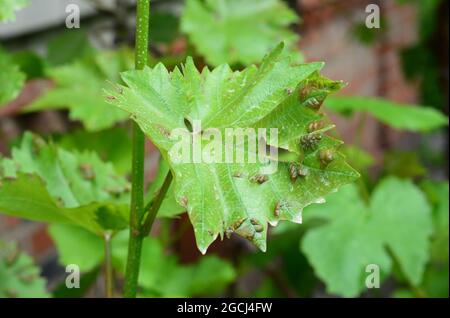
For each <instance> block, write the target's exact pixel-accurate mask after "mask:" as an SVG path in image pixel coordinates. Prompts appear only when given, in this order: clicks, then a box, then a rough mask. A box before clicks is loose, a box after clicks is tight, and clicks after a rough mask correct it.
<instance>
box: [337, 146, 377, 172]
mask: <svg viewBox="0 0 450 318" xmlns="http://www.w3.org/2000/svg"><path fill="white" fill-rule="evenodd" d="M342 153H343V154H344V155H345V157H346V158H347V161H348V163H349V164H350V165H351V166H352V167H354V168H355V169H356V170H357V171H361V172H364V171H366V170H367V169H368V168H369V167H371V166H372V165H373V164H374V163H375V159H374V158H373V157H372V155H371V154H370V153H368V152H366V151H364V150H363V149H361V148H358V147H355V146H352V145H346V146H345V147H342Z"/></svg>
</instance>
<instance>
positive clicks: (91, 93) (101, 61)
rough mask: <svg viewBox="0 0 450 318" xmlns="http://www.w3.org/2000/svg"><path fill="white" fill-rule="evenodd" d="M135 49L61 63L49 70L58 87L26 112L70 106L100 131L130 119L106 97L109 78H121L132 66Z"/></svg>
mask: <svg viewBox="0 0 450 318" xmlns="http://www.w3.org/2000/svg"><path fill="white" fill-rule="evenodd" d="M131 61H132V55H131V52H129V51H127V50H125V49H123V50H119V51H117V52H100V53H98V54H96V55H95V56H94V57H92V58H89V59H85V60H81V61H76V62H73V63H72V64H68V65H64V66H59V67H56V68H53V69H51V70H50V71H49V74H50V77H51V78H52V79H53V80H55V82H56V87H55V88H54V89H52V90H50V91H48V92H47V93H46V94H44V95H42V96H41V97H39V98H38V99H37V100H36V101H34V102H33V103H32V104H31V105H29V106H28V107H27V108H26V109H25V111H27V112H34V111H41V110H45V109H59V108H68V109H69V111H70V118H71V119H72V120H80V121H81V122H82V123H83V124H84V126H85V127H86V129H87V130H89V131H98V130H102V129H105V128H109V127H111V126H113V125H114V124H115V123H117V122H118V121H121V120H124V119H125V118H126V113H124V112H123V111H121V110H119V109H112V108H111V107H109V106H108V104H107V103H106V101H105V99H104V98H103V97H102V90H103V89H104V88H105V87H106V86H107V82H106V81H107V80H109V81H112V82H117V81H118V74H119V72H120V71H123V70H126V69H129V68H131Z"/></svg>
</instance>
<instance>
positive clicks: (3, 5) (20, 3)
mask: <svg viewBox="0 0 450 318" xmlns="http://www.w3.org/2000/svg"><path fill="white" fill-rule="evenodd" d="M28 2H29V1H28V0H0V22H2V21H14V20H15V19H16V15H15V12H16V11H18V10H20V9H22V8H24V7H25V6H27V5H28Z"/></svg>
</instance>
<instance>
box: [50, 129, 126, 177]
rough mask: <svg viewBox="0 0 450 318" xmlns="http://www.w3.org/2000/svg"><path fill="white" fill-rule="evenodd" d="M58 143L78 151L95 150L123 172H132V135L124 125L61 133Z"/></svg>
mask: <svg viewBox="0 0 450 318" xmlns="http://www.w3.org/2000/svg"><path fill="white" fill-rule="evenodd" d="M58 145H60V146H61V147H63V148H65V149H75V150H77V151H85V150H89V151H95V152H96V153H98V155H99V156H100V158H101V159H102V160H104V161H108V162H111V163H112V164H114V168H115V169H116V170H117V172H119V173H121V174H126V173H129V172H130V162H131V136H130V134H129V133H128V131H127V129H125V128H124V127H114V128H111V129H105V130H101V131H95V132H89V131H85V130H84V129H79V130H76V131H74V132H73V133H70V134H64V135H61V136H60V138H59V139H58Z"/></svg>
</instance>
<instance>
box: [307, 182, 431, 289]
mask: <svg viewBox="0 0 450 318" xmlns="http://www.w3.org/2000/svg"><path fill="white" fill-rule="evenodd" d="M315 218H319V219H323V220H326V221H327V223H326V224H325V225H323V226H320V227H318V228H316V229H312V230H310V231H309V232H308V233H307V234H306V235H305V237H304V238H303V241H302V244H301V248H302V250H303V252H304V253H305V254H306V256H307V258H308V259H309V261H310V263H311V264H312V266H313V267H314V269H315V271H316V274H317V275H318V276H319V277H320V278H321V279H322V280H323V281H324V282H325V283H326V285H327V290H328V292H330V293H335V294H339V295H343V296H346V297H353V296H357V295H358V294H359V293H361V292H362V291H363V289H364V286H365V279H366V277H367V275H368V274H367V273H366V271H365V270H366V266H367V265H369V264H375V265H378V266H379V268H380V272H381V275H382V277H385V276H386V275H387V274H389V273H390V272H391V269H392V262H393V260H392V259H391V257H390V254H389V253H388V250H389V251H390V252H391V253H392V255H393V256H394V257H395V261H396V262H398V264H399V265H400V268H401V270H402V272H403V274H404V275H405V277H406V278H407V279H408V281H409V282H410V283H411V284H412V285H415V286H417V285H419V284H420V282H421V280H422V276H423V273H424V269H425V265H426V263H427V261H428V258H429V255H428V249H429V239H430V235H431V234H432V223H431V211H430V207H429V205H428V202H427V201H426V199H425V197H424V195H423V193H422V192H421V191H420V190H419V189H418V188H417V187H416V186H415V185H414V184H413V183H411V182H410V181H403V180H400V179H397V178H393V177H390V178H387V179H384V180H383V181H381V182H380V183H379V184H378V186H377V187H376V189H375V190H374V192H373V194H372V197H371V200H370V204H369V205H366V204H365V203H364V202H363V200H362V199H361V197H360V195H359V194H358V190H357V188H356V186H353V185H348V186H346V187H344V188H342V190H341V191H340V193H339V194H333V195H330V196H329V198H328V202H327V203H326V204H323V205H320V206H317V205H316V206H312V207H310V208H308V209H307V210H306V211H305V220H306V221H307V222H309V221H310V220H312V219H315Z"/></svg>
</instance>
